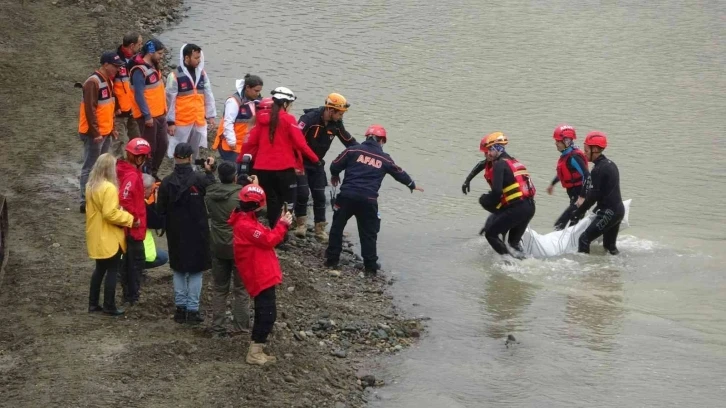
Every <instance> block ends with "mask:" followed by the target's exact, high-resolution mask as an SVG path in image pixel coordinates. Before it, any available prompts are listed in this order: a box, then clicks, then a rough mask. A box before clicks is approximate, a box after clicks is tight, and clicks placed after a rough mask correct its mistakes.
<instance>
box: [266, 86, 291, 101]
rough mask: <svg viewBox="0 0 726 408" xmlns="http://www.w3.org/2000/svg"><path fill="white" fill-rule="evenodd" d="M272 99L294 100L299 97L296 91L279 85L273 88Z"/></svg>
mask: <svg viewBox="0 0 726 408" xmlns="http://www.w3.org/2000/svg"><path fill="white" fill-rule="evenodd" d="M272 99H276V100H283V101H290V102H292V101H294V100H295V99H297V97H296V96H295V94H294V93H292V91H291V90H290V89H288V88H285V87H284V86H278V87H277V88H275V89H273V90H272Z"/></svg>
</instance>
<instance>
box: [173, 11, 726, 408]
mask: <svg viewBox="0 0 726 408" xmlns="http://www.w3.org/2000/svg"><path fill="white" fill-rule="evenodd" d="M651 3H652V4H651ZM186 4H187V5H188V6H190V7H191V9H190V11H189V17H188V18H187V19H185V20H183V21H182V22H181V23H180V25H178V26H176V27H175V28H174V29H172V30H170V31H167V32H165V33H164V34H163V35H162V40H163V41H165V42H166V43H167V45H169V46H171V47H172V48H173V56H174V57H173V58H174V60H176V58H177V57H176V56H177V55H178V49H179V46H180V45H181V44H182V43H184V42H194V43H197V44H199V45H201V46H202V47H203V49H204V53H205V58H206V68H207V71H208V73H209V75H210V77H211V80H212V84H213V86H214V93H215V96H216V98H217V102H218V109H219V112H220V115H221V108H222V104H223V101H224V99H225V98H226V97H227V96H228V95H229V94H230V93H231V92H232V91H233V88H234V80H235V79H236V78H241V77H242V76H243V75H244V74H245V73H247V72H251V73H255V74H259V75H260V76H262V77H263V79H264V81H265V89H264V91H263V92H264V93H265V94H268V93H269V91H270V89H272V88H273V87H275V86H287V87H289V88H291V89H292V90H293V91H295V92H296V93H297V94H298V96H299V98H298V102H297V103H296V104H295V107H294V109H293V113H294V114H295V115H296V116H299V115H300V114H301V113H302V109H303V108H308V107H315V106H319V105H321V104H322V102H323V100H324V98H325V96H326V95H327V93H329V92H332V91H338V92H341V93H342V94H344V95H345V96H346V97H347V98H348V99H349V101H350V102H351V104H352V107H351V109H350V111H349V112H348V113H347V114H346V117H345V121H346V127H347V129H348V130H349V131H351V132H352V133H353V134H354V135H355V136H358V137H361V138H362V133H363V131H364V130H365V128H366V127H367V126H368V125H369V124H371V123H374V122H377V123H381V124H383V125H384V126H385V127H386V128H387V130H388V132H389V143H388V144H387V145H386V147H385V149H386V151H388V152H389V153H390V154H391V155H392V156H393V157H394V159H395V160H396V161H397V163H398V164H399V165H401V166H402V167H403V168H404V169H406V170H407V171H408V172H409V173H410V174H411V175H412V176H413V177H414V179H415V180H416V181H417V182H418V183H419V184H420V185H421V186H422V187H424V188H425V189H426V191H425V193H423V194H420V193H415V194H410V193H409V192H408V190H407V189H406V188H405V187H404V186H402V185H400V184H397V183H396V182H395V181H394V180H392V179H387V180H386V181H385V182H384V187H383V188H382V191H381V199H380V208H381V216H382V220H383V225H382V228H381V234H380V237H379V244H378V246H379V252H380V257H381V262H382V264H383V266H384V268H385V269H387V270H390V271H392V273H393V275H394V276H395V278H396V279H397V282H396V284H395V285H394V286H393V291H394V294H395V295H396V296H397V299H398V301H399V303H400V304H401V306H402V307H403V308H404V309H405V310H406V311H407V312H409V313H411V314H413V315H426V316H430V317H431V318H432V320H431V321H430V322H429V334H428V336H427V337H426V338H425V339H424V340H423V341H422V342H421V343H420V345H419V346H418V347H417V348H414V349H412V350H409V351H406V352H404V353H402V354H401V355H399V356H396V357H395V358H393V359H391V360H390V364H387V367H386V368H385V371H386V375H387V376H388V377H389V378H391V379H392V380H393V383H392V384H391V385H390V386H388V387H385V388H384V389H381V390H380V391H379V392H378V393H379V398H378V399H375V401H374V403H373V404H372V405H374V406H384V407H484V406H506V407H565V406H567V407H569V406H571V407H643V406H649V407H650V406H652V407H665V406H673V407H685V406H693V407H696V406H698V407H717V406H726V402H725V401H726V383H725V382H724V378H725V377H726V278H725V276H726V227H725V226H726V206H725V205H724V199H726V182H725V181H724V176H726V160H725V159H724V157H726V136H725V135H726V93H725V92H724V91H725V90H726V75H724V67H726V6H725V5H724V3H723V2H721V1H716V0H699V1H688V2H684V1H675V0H667V1H665V0H664V1H660V2H634V1H619V2H615V1H604V2H600V1H597V2H596V1H574V0H570V1H566V0H553V1H547V2H544V1H539V2H535V1H522V0H517V1H499V0H495V1H488V2H482V1H474V0H451V1H448V2H435V1H431V2H420V1H412V0H400V1H396V2H389V1H380V0H378V1H367V0H358V1H351V0H339V1H330V0H311V1H299V2H293V1H278V2H270V1H237V0H209V1H200V0H188V1H187V2H186ZM560 122H568V123H570V124H572V125H574V126H575V127H576V128H577V130H578V134H579V135H580V138H579V139H578V141H580V142H581V141H582V139H584V135H585V134H586V133H587V132H588V131H590V130H594V129H598V130H602V131H604V132H606V133H607V134H608V135H609V137H610V147H609V148H608V149H607V151H606V154H607V156H608V157H609V158H611V159H612V160H614V161H615V162H616V163H617V164H618V166H619V168H620V173H621V183H622V192H623V197H624V198H625V199H627V198H632V199H633V203H632V206H631V215H630V222H631V227H630V228H628V229H626V230H624V231H622V232H621V234H620V238H619V241H618V246H619V248H620V250H621V254H620V255H619V256H617V257H611V256H605V254H604V252H603V250H602V249H601V248H599V247H598V248H596V246H595V245H593V254H592V255H590V256H580V255H568V256H563V257H558V258H554V259H546V260H534V259H529V260H525V261H523V262H521V263H517V264H515V265H508V264H506V263H505V262H503V261H502V260H501V259H500V258H499V257H498V256H496V255H495V254H494V253H493V251H492V250H491V249H490V247H489V245H488V244H487V243H486V241H485V240H484V239H483V238H482V237H479V236H478V235H477V233H478V231H479V228H480V227H481V226H482V224H483V222H484V220H485V217H486V213H485V212H484V211H483V210H482V209H481V207H480V206H479V205H478V203H477V197H478V195H479V194H481V193H483V192H486V191H487V190H488V188H485V187H486V184H485V182H484V180H483V178H482V177H481V176H479V177H477V178H476V179H475V180H474V181H473V182H472V192H471V193H470V194H469V195H468V196H464V195H463V194H462V193H461V190H460V186H461V183H462V181H463V179H464V178H465V176H466V175H467V174H468V172H469V170H470V169H471V167H472V166H473V165H474V164H475V162H476V161H477V160H479V158H480V154H479V152H478V143H479V139H480V138H481V137H482V136H483V135H484V134H487V133H490V132H493V131H498V130H500V131H503V132H505V133H507V134H508V135H509V138H510V144H509V146H508V151H509V152H510V153H511V154H513V155H514V156H515V157H517V158H518V159H520V160H521V161H522V162H524V163H525V164H526V165H527V167H528V168H529V169H530V171H531V173H532V174H533V177H534V182H535V185H536V186H537V188H538V190H539V191H538V196H537V213H536V215H535V218H534V219H533V221H532V224H531V226H532V227H533V228H534V229H535V230H537V231H538V232H547V231H550V230H551V228H552V227H551V226H552V224H553V222H554V220H555V218H556V217H557V215H558V214H559V213H560V212H561V210H562V209H563V208H564V206H565V202H566V195H565V194H564V191H563V190H562V188H561V187H558V188H557V189H556V190H555V195H553V196H548V195H547V194H546V193H545V188H546V186H547V183H548V182H549V181H550V180H551V179H552V177H553V176H554V165H555V162H556V160H557V156H558V153H557V151H556V150H555V147H554V145H553V142H552V130H553V128H554V127H555V126H556V125H557V124H558V123H560ZM341 150H342V146H341V145H340V144H339V143H337V142H336V143H335V144H334V146H333V148H332V149H331V152H329V153H328V156H327V157H326V161H327V162H330V161H331V160H332V159H333V158H334V156H335V155H336V154H337V153H338V152H340V151H341ZM353 224H354V223H353ZM353 227H354V225H351V226H350V227H349V230H350V232H351V233H355V230H354V229H353ZM508 334H512V335H514V336H515V337H516V338H517V339H518V340H519V341H520V344H518V345H515V346H514V347H513V348H506V347H505V345H504V339H505V338H506V336H507V335H508Z"/></svg>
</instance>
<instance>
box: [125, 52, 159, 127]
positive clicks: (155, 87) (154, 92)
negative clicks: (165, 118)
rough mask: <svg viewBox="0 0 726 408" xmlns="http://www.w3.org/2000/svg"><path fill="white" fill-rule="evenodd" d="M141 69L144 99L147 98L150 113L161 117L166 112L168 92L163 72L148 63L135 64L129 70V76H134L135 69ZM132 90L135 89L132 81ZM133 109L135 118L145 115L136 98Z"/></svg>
mask: <svg viewBox="0 0 726 408" xmlns="http://www.w3.org/2000/svg"><path fill="white" fill-rule="evenodd" d="M135 69H140V70H141V72H142V73H143V74H144V78H145V80H144V84H145V87H144V99H146V105H147V106H148V107H149V113H150V114H151V117H152V118H156V117H159V116H161V115H163V114H165V113H166V93H165V91H164V81H162V78H161V72H159V71H157V70H156V69H155V68H150V67H148V66H147V65H146V64H140V65H135V66H134V67H133V68H131V71H129V77H133V76H134V70H135ZM131 91H132V92H133V91H134V84H133V82H131ZM131 110H132V111H133V113H134V118H136V119H138V118H140V117H142V116H143V114H142V113H141V109H139V105H138V104H137V103H136V98H133V99H132V104H131Z"/></svg>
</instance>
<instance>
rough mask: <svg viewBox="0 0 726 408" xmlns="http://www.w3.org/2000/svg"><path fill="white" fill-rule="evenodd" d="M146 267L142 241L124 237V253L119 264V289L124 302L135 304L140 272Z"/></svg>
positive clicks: (139, 284)
mask: <svg viewBox="0 0 726 408" xmlns="http://www.w3.org/2000/svg"><path fill="white" fill-rule="evenodd" d="M145 265H146V253H145V252H144V241H137V240H135V239H133V238H131V237H130V236H126V253H125V254H124V255H123V257H122V262H121V277H120V278H121V287H122V288H123V300H124V302H137V301H138V300H139V292H140V290H141V271H142V270H143V269H144V266H145Z"/></svg>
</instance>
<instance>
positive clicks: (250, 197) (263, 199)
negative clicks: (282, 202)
mask: <svg viewBox="0 0 726 408" xmlns="http://www.w3.org/2000/svg"><path fill="white" fill-rule="evenodd" d="M239 200H240V201H242V202H243V203H257V205H258V206H260V207H264V206H265V204H266V203H267V196H266V195H265V190H263V189H262V187H260V186H258V185H257V184H247V185H246V186H244V187H242V190H241V191H240V192H239Z"/></svg>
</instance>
